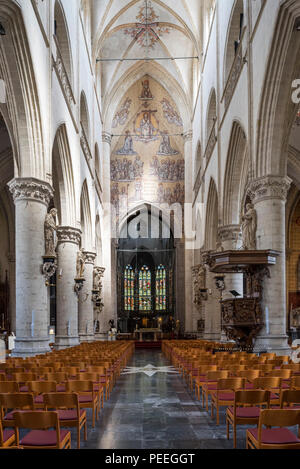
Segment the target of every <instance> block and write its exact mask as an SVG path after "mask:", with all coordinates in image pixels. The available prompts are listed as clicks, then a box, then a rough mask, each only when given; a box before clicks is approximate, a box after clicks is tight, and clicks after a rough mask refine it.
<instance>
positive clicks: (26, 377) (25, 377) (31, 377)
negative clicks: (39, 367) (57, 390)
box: [12, 373, 37, 383]
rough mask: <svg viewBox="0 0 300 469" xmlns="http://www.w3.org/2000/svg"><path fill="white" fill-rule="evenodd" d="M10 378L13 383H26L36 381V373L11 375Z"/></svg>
mask: <svg viewBox="0 0 300 469" xmlns="http://www.w3.org/2000/svg"><path fill="white" fill-rule="evenodd" d="M12 377H13V381H17V383H26V382H27V381H36V380H37V375H36V373H13V375H12Z"/></svg>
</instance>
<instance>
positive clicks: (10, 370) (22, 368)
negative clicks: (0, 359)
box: [5, 367, 25, 375]
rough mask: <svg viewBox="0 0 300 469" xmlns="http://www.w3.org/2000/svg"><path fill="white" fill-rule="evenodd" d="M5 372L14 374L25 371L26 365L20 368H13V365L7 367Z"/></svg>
mask: <svg viewBox="0 0 300 469" xmlns="http://www.w3.org/2000/svg"><path fill="white" fill-rule="evenodd" d="M5 373H6V374H7V375H13V374H15V373H25V368H24V367H20V368H19V367H18V368H16V367H13V368H12V367H11V368H10V367H7V368H5Z"/></svg>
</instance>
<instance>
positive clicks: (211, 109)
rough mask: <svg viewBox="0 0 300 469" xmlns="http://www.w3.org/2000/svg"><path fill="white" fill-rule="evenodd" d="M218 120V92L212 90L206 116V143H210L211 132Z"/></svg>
mask: <svg viewBox="0 0 300 469" xmlns="http://www.w3.org/2000/svg"><path fill="white" fill-rule="evenodd" d="M216 120H217V97H216V90H215V88H212V90H211V92H210V96H209V100H208V106H207V114H206V129H205V141H206V144H207V143H208V140H209V137H210V135H211V132H212V130H213V128H214V125H215V123H216Z"/></svg>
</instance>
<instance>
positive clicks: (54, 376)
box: [44, 371, 68, 384]
mask: <svg viewBox="0 0 300 469" xmlns="http://www.w3.org/2000/svg"><path fill="white" fill-rule="evenodd" d="M44 379H45V380H46V381H55V382H56V383H58V384H60V383H63V382H64V381H67V379H68V375H67V373H65V372H64V371H56V372H54V373H45V374H44Z"/></svg>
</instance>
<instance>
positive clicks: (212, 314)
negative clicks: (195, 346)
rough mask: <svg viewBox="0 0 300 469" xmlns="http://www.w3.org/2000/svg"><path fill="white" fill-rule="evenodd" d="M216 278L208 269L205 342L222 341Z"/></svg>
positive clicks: (205, 303)
mask: <svg viewBox="0 0 300 469" xmlns="http://www.w3.org/2000/svg"><path fill="white" fill-rule="evenodd" d="M215 276H216V274H215V273H213V272H210V271H209V268H208V267H207V274H206V286H207V291H208V295H207V301H205V302H204V318H205V319H204V320H205V329H204V336H203V338H204V339H205V340H220V337H221V306H220V299H219V297H220V294H219V292H218V290H217V289H216V282H215Z"/></svg>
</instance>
